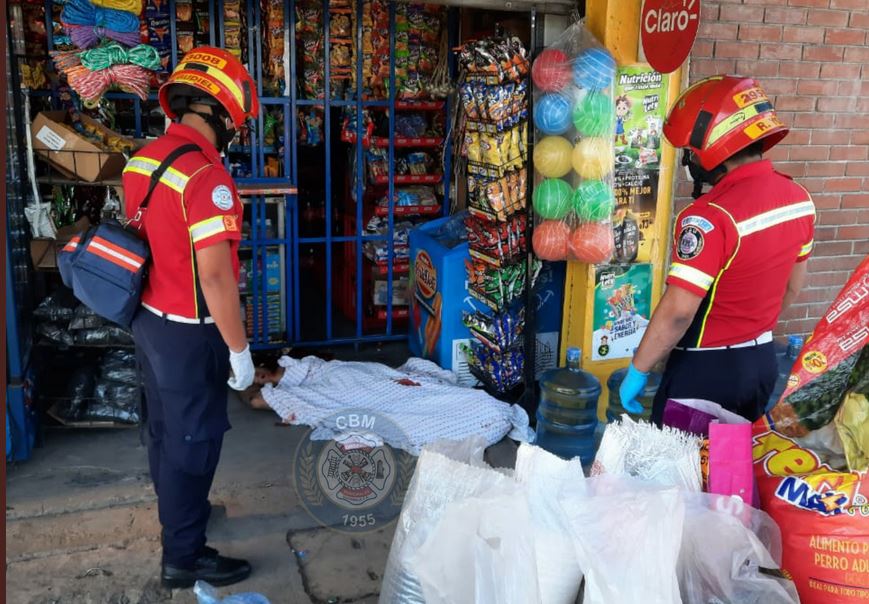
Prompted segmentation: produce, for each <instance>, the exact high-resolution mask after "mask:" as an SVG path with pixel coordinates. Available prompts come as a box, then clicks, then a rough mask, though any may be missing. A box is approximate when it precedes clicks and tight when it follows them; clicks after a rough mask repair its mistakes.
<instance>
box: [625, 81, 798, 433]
mask: <svg viewBox="0 0 869 604" xmlns="http://www.w3.org/2000/svg"><path fill="white" fill-rule="evenodd" d="M787 133H788V129H787V127H785V126H784V125H783V124H782V122H781V121H780V120H779V119H778V118H777V117H776V114H775V110H774V109H773V106H772V104H771V103H770V101H769V99H768V98H767V96H766V94H764V92H763V90H762V89H761V88H760V86H759V85H758V84H757V82H755V81H754V80H752V79H749V78H736V77H730V76H715V77H711V78H707V79H705V80H702V81H700V82H697V83H696V84H694V85H693V86H691V87H690V88H688V90H686V91H685V92H683V93H682V95H681V96H680V97H679V98H678V99H677V100H676V103H675V105H674V106H673V109H672V110H671V111H670V114H669V116H668V117H667V121H666V123H665V124H664V136H666V137H667V140H668V141H669V142H670V143H671V144H672V145H673V146H674V147H677V148H679V147H682V148H684V149H685V152H684V159H683V164H685V165H686V166H687V168H688V170H689V172H690V174H691V177H692V179H693V180H694V198H695V199H696V201H694V202H693V203H692V204H690V205H689V206H688V207H687V208H685V210H683V211H682V212H680V213H679V215H678V216H677V217H676V221H675V230H674V235H675V236H674V242H673V251H672V260H671V265H670V272H669V275H668V277H667V285H668V287H667V290H666V292H665V293H664V296H663V297H662V298H661V301H660V303H659V304H658V307H657V308H656V310H655V312H654V313H653V314H652V318H651V321H650V322H649V325H648V327H647V329H646V333H645V335H644V337H643V340H642V342H641V343H640V346H639V348H638V349H637V351H636V353H635V355H634V358H633V360H632V362H631V365H630V367H629V368H628V374H627V376H626V377H625V380H624V381H623V383H622V385H621V388H620V395H621V399H622V401H628V405H630V406H631V407H633V408H634V409H636V407H638V406H639V403H638V402H637V401H636V398H637V396H638V395H639V393H640V392H642V390H643V388H644V387H645V385H646V380H647V378H648V373H649V371H651V369H652V367H653V366H654V365H655V364H656V363H658V362H659V361H661V360H663V359H664V358H665V357H666V356H667V355H668V354H669V358H668V360H667V365H666V370H665V372H664V376H663V379H662V382H661V385H660V388H659V390H658V394H657V396H656V398H655V402H654V408H653V413H652V419H653V421H655V422H656V423H658V424H660V423H661V421H662V418H663V410H664V406H665V404H666V401H667V399H670V398H699V399H706V400H710V401H714V402H716V403H719V404H721V405H722V406H723V407H724V408H725V409H728V410H731V411H734V412H736V413H738V414H739V415H741V416H743V417H745V418H746V419H749V420H751V421H754V420H755V419H757V418H758V417H760V415H761V414H762V413H763V411H764V408H765V406H766V403H767V402H768V399H769V397H770V394H771V393H772V390H773V387H774V386H775V380H776V377H777V365H776V358H775V352H774V348H773V343H772V330H773V329H774V328H775V325H776V323H777V321H778V317H779V315H780V313H781V312H782V311H783V310H784V309H785V308H787V307H788V305H789V304H790V303H791V302H793V300H794V298H796V296H797V294H798V293H799V291H800V289H802V286H803V283H804V280H805V275H806V263H805V261H806V259H807V258H808V257H809V253H810V252H811V251H812V243H813V233H814V220H815V206H814V203H813V202H812V198H811V196H810V195H809V193H808V192H807V191H806V190H805V189H804V188H803V187H801V186H800V185H798V184H796V183H795V182H793V181H792V180H791V179H790V177H788V176H785V175H783V174H780V173H778V172H776V171H775V170H774V169H773V166H772V164H771V163H770V162H769V161H768V160H764V159H762V157H761V154H762V153H763V152H765V151H768V150H769V149H770V148H771V147H773V146H774V145H775V144H777V143H778V142H780V141H781V140H782V139H783V138H784V137H785V136H786V135H787ZM704 183H708V184H711V185H712V188H711V189H710V190H709V191H708V192H707V193H706V194H702V188H703V184H704ZM628 405H626V408H628ZM629 410H631V409H629Z"/></svg>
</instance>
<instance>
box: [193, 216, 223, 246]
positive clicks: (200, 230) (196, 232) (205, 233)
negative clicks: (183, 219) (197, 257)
mask: <svg viewBox="0 0 869 604" xmlns="http://www.w3.org/2000/svg"><path fill="white" fill-rule="evenodd" d="M224 231H226V225H225V224H224V222H223V216H213V217H212V218H208V219H206V220H203V221H202V222H197V223H196V224H194V225H193V226H192V227H190V238H191V239H192V240H193V243H199V242H200V241H202V240H203V239H208V238H209V237H213V236H214V235H218V234H220V233H223V232H224Z"/></svg>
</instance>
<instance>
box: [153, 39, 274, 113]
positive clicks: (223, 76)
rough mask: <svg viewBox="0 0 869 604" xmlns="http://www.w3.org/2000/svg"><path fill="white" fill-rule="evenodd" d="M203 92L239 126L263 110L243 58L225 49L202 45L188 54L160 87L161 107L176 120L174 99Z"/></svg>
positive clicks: (192, 96)
mask: <svg viewBox="0 0 869 604" xmlns="http://www.w3.org/2000/svg"><path fill="white" fill-rule="evenodd" d="M199 93H205V95H207V97H211V98H212V99H214V100H215V101H216V102H217V103H218V104H220V105H221V106H222V107H223V108H224V109H226V112H227V113H228V114H229V117H230V119H231V120H232V123H233V124H234V125H235V127H236V128H239V127H240V126H241V125H242V124H243V123H244V121H245V120H246V119H247V118H252V117H255V116H256V115H257V114H258V113H259V99H258V98H257V94H256V83H254V81H253V78H251V77H250V74H249V73H248V72H247V69H245V68H244V65H242V64H241V61H239V60H238V59H237V58H235V56H234V55H233V54H232V53H230V52H228V51H226V50H223V49H221V48H213V47H211V46H199V47H197V48H194V49H193V50H191V51H190V52H188V53H187V54H186V55H184V58H183V59H181V62H180V63H178V66H177V67H175V71H173V72H172V74H171V75H170V76H169V79H168V80H166V83H165V84H163V85H162V86H161V87H160V93H159V98H160V107H162V108H163V111H164V112H165V113H166V115H167V116H169V118H170V119H174V118H175V117H176V116H177V114H178V111H177V109H176V108H173V105H175V102H173V101H176V102H177V100H178V99H179V98H183V97H186V98H188V99H189V98H195V97H196V95H197V94H199ZM176 107H177V105H176Z"/></svg>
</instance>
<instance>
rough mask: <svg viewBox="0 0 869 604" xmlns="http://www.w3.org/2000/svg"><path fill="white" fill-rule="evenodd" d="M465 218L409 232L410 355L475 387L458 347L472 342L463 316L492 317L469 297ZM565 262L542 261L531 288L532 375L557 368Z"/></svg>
mask: <svg viewBox="0 0 869 604" xmlns="http://www.w3.org/2000/svg"><path fill="white" fill-rule="evenodd" d="M464 217H465V214H464V213H462V214H458V215H456V216H449V217H446V218H440V219H438V220H433V221H431V222H427V223H425V224H423V225H421V226H419V227H417V228H415V229H414V230H412V231H411V232H410V235H409V245H410V282H409V287H410V291H409V294H410V296H409V297H410V329H409V334H408V339H409V346H410V351H411V353H413V355H414V356H417V357H422V358H426V359H429V360H432V361H434V362H435V363H437V364H438V365H440V366H441V367H443V368H444V369H450V370H452V371H453V372H455V373H456V374H457V375H458V376H459V383H461V384H465V385H474V384H476V382H477V380H476V378H474V377H473V376H472V375H471V373H470V371H469V370H468V363H467V359H466V358H465V353H464V352H462V349H461V347H462V345H463V344H466V343H468V342H469V341H470V339H471V332H470V330H469V329H468V328H467V327H465V325H464V324H463V323H462V312H463V311H469V312H473V311H474V310H475V309H479V310H482V311H483V312H486V313H491V310H490V309H489V308H488V307H487V306H486V305H484V304H482V303H480V302H477V301H476V300H474V299H473V298H472V297H471V296H470V295H469V294H468V280H467V269H466V266H465V263H466V262H469V261H470V259H471V258H470V253H469V251H468V242H467V240H466V237H467V234H466V231H465V226H464ZM565 273H566V263H565V262H544V263H543V268H542V269H541V271H540V275H539V277H538V278H537V284H536V286H535V291H534V293H535V299H536V300H537V307H536V309H535V323H536V327H537V329H536V332H537V362H536V373H537V376H538V377H539V376H540V374H541V373H542V372H544V371H546V370H548V369H552V368H554V367H556V366H557V364H558V346H559V337H560V335H561V316H562V312H563V310H562V309H563V305H564V277H565Z"/></svg>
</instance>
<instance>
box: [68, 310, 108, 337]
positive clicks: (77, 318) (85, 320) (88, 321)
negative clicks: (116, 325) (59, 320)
mask: <svg viewBox="0 0 869 604" xmlns="http://www.w3.org/2000/svg"><path fill="white" fill-rule="evenodd" d="M105 324H106V320H105V319H103V318H102V317H101V316H99V315H98V314H96V313H95V312H94V311H92V310H91V309H90V308H88V307H87V306H85V305H84V304H79V305H78V306H77V307H76V309H75V312H74V313H73V316H72V319H71V320H70V322H69V329H70V331H75V330H79V329H97V328H98V327H102V326H103V325H105Z"/></svg>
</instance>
